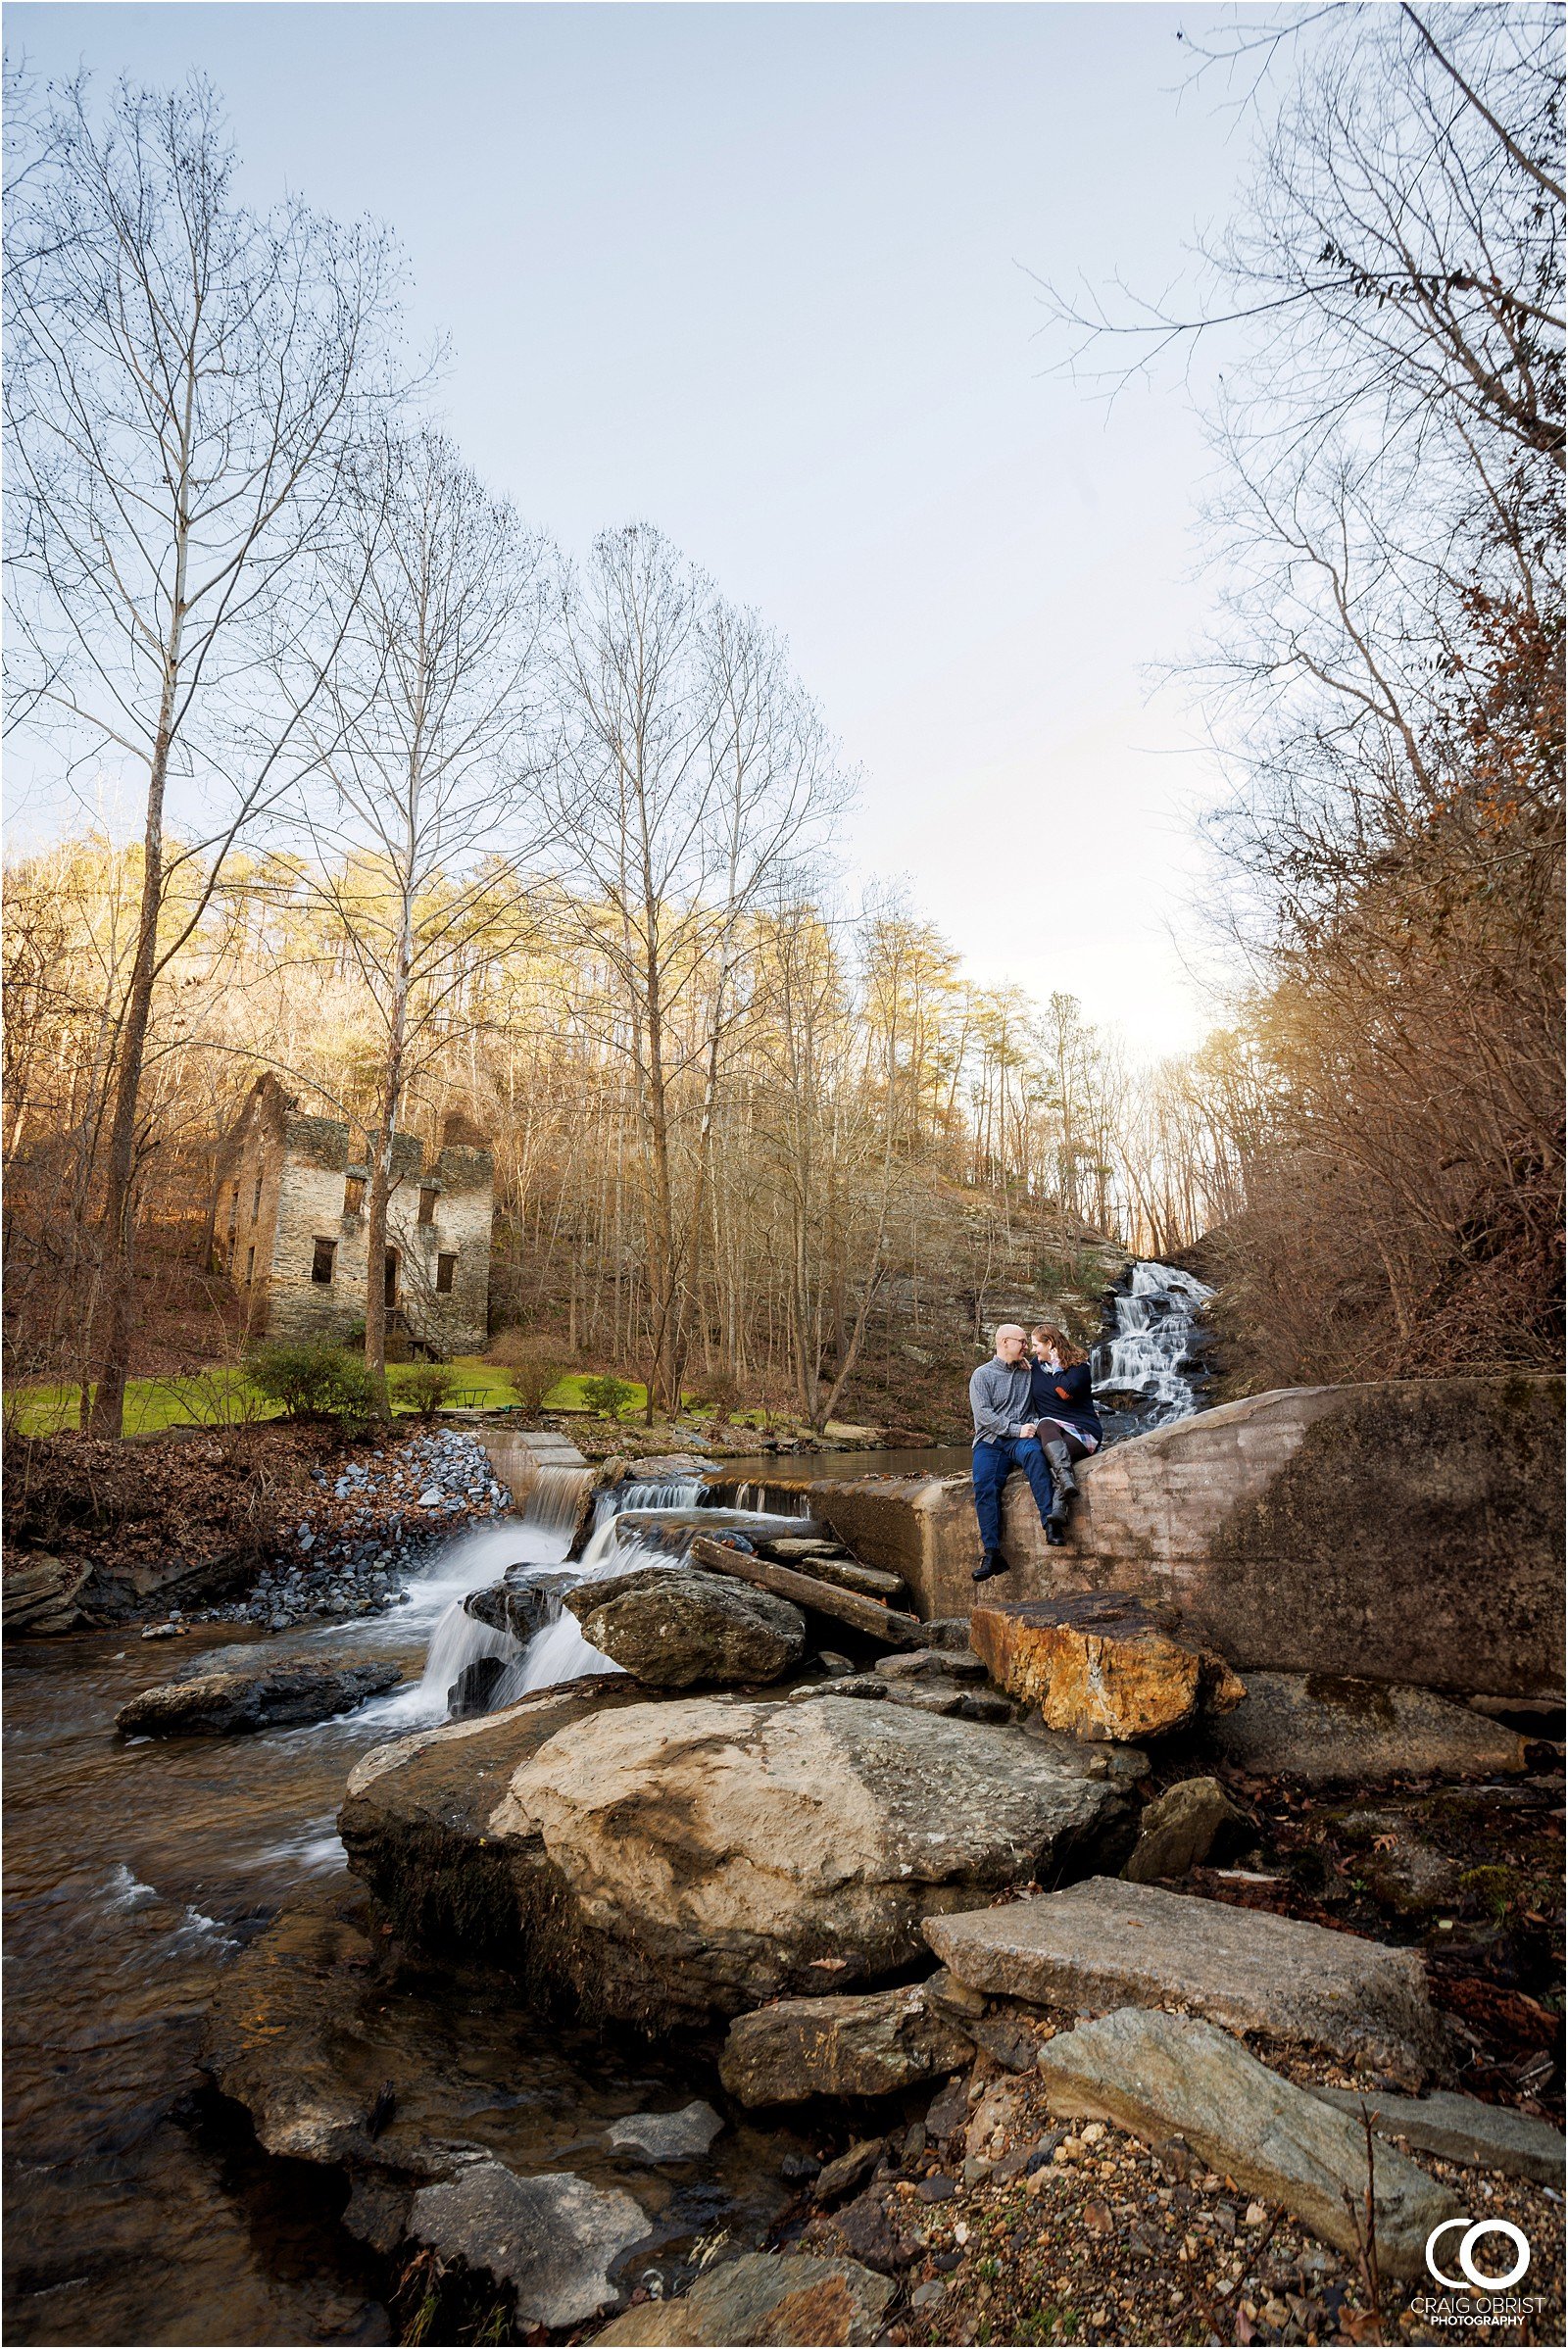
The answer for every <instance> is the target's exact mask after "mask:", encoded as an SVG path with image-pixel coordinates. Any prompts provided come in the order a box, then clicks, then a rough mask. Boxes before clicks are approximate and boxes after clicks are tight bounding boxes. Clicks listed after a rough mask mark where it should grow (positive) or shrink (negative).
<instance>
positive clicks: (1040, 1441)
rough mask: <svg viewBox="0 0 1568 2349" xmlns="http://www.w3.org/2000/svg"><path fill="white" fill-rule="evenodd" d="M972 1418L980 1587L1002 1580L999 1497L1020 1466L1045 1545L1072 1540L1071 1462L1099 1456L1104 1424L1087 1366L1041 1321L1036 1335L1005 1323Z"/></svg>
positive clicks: (977, 1389)
mask: <svg viewBox="0 0 1568 2349" xmlns="http://www.w3.org/2000/svg"><path fill="white" fill-rule="evenodd" d="M969 1408H970V1410H971V1411H972V1412H973V1413H974V1511H975V1515H976V1516H977V1517H978V1518H979V1520H980V1543H981V1547H982V1548H983V1550H984V1551H985V1555H984V1557H982V1559H981V1561H980V1563H979V1565H978V1566H977V1567H976V1568H975V1571H974V1579H975V1581H976V1582H977V1583H988V1582H989V1581H990V1580H991V1577H992V1576H993V1575H994V1574H1005V1573H1006V1572H1007V1566H1008V1561H1007V1560H1006V1559H1005V1557H1004V1556H1003V1554H1002V1494H1003V1489H1004V1487H1005V1484H1006V1482H1007V1478H1008V1477H1009V1475H1010V1474H1011V1473H1012V1471H1013V1469H1015V1468H1021V1469H1022V1470H1023V1473H1024V1475H1025V1476H1026V1477H1027V1478H1028V1479H1029V1490H1030V1492H1031V1493H1033V1494H1034V1496H1035V1506H1036V1508H1038V1510H1039V1511H1040V1522H1041V1524H1042V1525H1043V1526H1044V1527H1045V1529H1046V1540H1047V1541H1048V1542H1065V1541H1066V1539H1067V1505H1068V1503H1069V1501H1071V1499H1072V1498H1073V1495H1074V1494H1075V1493H1077V1491H1078V1480H1077V1478H1076V1477H1075V1476H1074V1475H1073V1472H1072V1471H1073V1462H1074V1461H1075V1460H1083V1459H1087V1458H1088V1456H1089V1454H1090V1453H1091V1452H1092V1451H1098V1450H1099V1449H1100V1444H1101V1426H1100V1421H1099V1419H1098V1417H1097V1416H1096V1412H1095V1398H1094V1395H1093V1393H1092V1391H1091V1388H1090V1384H1089V1364H1088V1361H1087V1359H1086V1357H1085V1355H1084V1352H1083V1348H1082V1347H1081V1346H1074V1344H1073V1342H1072V1340H1071V1339H1070V1338H1069V1337H1068V1336H1067V1334H1066V1332H1065V1330H1058V1329H1057V1328H1056V1327H1055V1325H1054V1323H1053V1322H1049V1321H1043V1322H1042V1323H1041V1324H1040V1326H1039V1328H1038V1329H1036V1330H1035V1331H1033V1332H1030V1331H1028V1330H1025V1329H1024V1328H1023V1326H1022V1324H1021V1323H1019V1322H1016V1321H1005V1322H1002V1323H1001V1324H1000V1325H999V1327H998V1330H997V1350H996V1353H995V1354H994V1355H993V1357H992V1359H991V1360H990V1361H989V1362H982V1363H981V1365H980V1367H979V1369H978V1370H977V1371H976V1372H975V1374H974V1376H973V1378H972V1379H971V1380H970V1381H969Z"/></svg>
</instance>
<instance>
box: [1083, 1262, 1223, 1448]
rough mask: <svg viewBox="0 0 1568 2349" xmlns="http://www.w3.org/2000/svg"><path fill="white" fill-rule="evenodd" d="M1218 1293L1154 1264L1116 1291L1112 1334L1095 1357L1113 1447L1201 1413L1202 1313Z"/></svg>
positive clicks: (1141, 1266) (1140, 1266)
mask: <svg viewBox="0 0 1568 2349" xmlns="http://www.w3.org/2000/svg"><path fill="white" fill-rule="evenodd" d="M1213 1294H1214V1292H1213V1290H1212V1289H1210V1288H1208V1287H1207V1286H1206V1285H1205V1284H1204V1283H1203V1282H1202V1281H1200V1280H1198V1279H1197V1278H1196V1277H1195V1276H1194V1275H1193V1274H1192V1273H1190V1272H1181V1271H1179V1270H1178V1269H1177V1268H1176V1266H1175V1265H1173V1264H1156V1263H1153V1262H1152V1261H1149V1260H1141V1261H1140V1262H1138V1263H1136V1264H1135V1265H1134V1266H1133V1268H1132V1273H1131V1276H1130V1278H1129V1279H1128V1282H1127V1286H1126V1287H1125V1288H1124V1289H1123V1288H1119V1287H1118V1288H1116V1289H1113V1290H1112V1291H1111V1293H1110V1310H1111V1317H1112V1318H1111V1328H1110V1332H1109V1334H1108V1336H1107V1337H1106V1338H1104V1339H1103V1341H1102V1343H1101V1344H1100V1345H1099V1346H1096V1347H1095V1350H1094V1353H1093V1355H1092V1356H1091V1367H1092V1370H1093V1374H1094V1382H1095V1396H1096V1401H1097V1403H1098V1405H1099V1409H1100V1415H1101V1419H1102V1422H1103V1426H1104V1429H1105V1435H1106V1438H1107V1440H1108V1441H1111V1442H1114V1441H1115V1440H1116V1439H1117V1438H1118V1437H1122V1436H1143V1435H1147V1434H1148V1432H1149V1430H1150V1429H1151V1428H1156V1427H1167V1426H1169V1424H1170V1423H1171V1421H1172V1420H1176V1419H1187V1418H1189V1417H1191V1415H1192V1413H1193V1412H1195V1411H1199V1410H1201V1408H1202V1397H1203V1393H1204V1389H1205V1388H1206V1386H1207V1373H1206V1371H1205V1369H1204V1366H1203V1361H1202V1356H1201V1335H1202V1319H1203V1307H1204V1306H1205V1305H1206V1304H1207V1302H1208V1300H1209V1298H1210V1297H1212V1296H1213Z"/></svg>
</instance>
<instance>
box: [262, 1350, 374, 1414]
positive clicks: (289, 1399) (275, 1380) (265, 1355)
mask: <svg viewBox="0 0 1568 2349" xmlns="http://www.w3.org/2000/svg"><path fill="white" fill-rule="evenodd" d="M246 1368H247V1370H248V1372H249V1374H250V1381H251V1384H252V1386H253V1387H255V1388H256V1390H257V1392H258V1393H259V1394H261V1395H266V1397H267V1399H268V1401H269V1402H271V1403H277V1404H279V1405H281V1407H282V1409H283V1410H284V1411H286V1412H287V1413H288V1416H289V1417H290V1418H291V1419H344V1420H367V1419H368V1418H369V1417H370V1416H371V1412H370V1386H369V1381H368V1378H367V1376H366V1371H365V1364H364V1363H363V1362H362V1361H361V1360H359V1359H358V1357H357V1356H356V1355H354V1354H351V1353H347V1352H345V1351H344V1349H343V1347H342V1346H334V1345H332V1344H331V1342H330V1341H329V1340H327V1339H313V1340H310V1341H308V1342H304V1343H296V1344H292V1345H291V1344H284V1343H279V1344H274V1345H267V1346H256V1347H254V1348H253V1349H252V1351H251V1353H250V1355H249V1356H248V1357H247V1361H246Z"/></svg>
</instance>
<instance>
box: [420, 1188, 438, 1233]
mask: <svg viewBox="0 0 1568 2349" xmlns="http://www.w3.org/2000/svg"><path fill="white" fill-rule="evenodd" d="M419 1221H420V1222H421V1223H434V1221H435V1186H434V1184H433V1183H422V1184H421V1185H420V1186H419Z"/></svg>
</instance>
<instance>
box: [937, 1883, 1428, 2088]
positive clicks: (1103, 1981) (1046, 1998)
mask: <svg viewBox="0 0 1568 2349" xmlns="http://www.w3.org/2000/svg"><path fill="white" fill-rule="evenodd" d="M925 1936H926V1939H927V1940H928V1941H929V1942H930V1944H931V1946H932V1948H933V1949H934V1950H935V1951H936V1953H937V1955H938V1957H940V1958H941V1959H942V1961H943V1963H944V1964H945V1965H946V1966H948V1967H950V1968H951V1970H952V1971H953V1973H954V1974H955V1975H956V1977H957V1979H958V1980H959V1982H967V1983H968V1985H969V1987H970V1988H971V1989H974V1990H982V1991H984V1992H986V1993H987V1995H988V1996H993V1997H994V1996H999V1995H1000V1996H1005V1997H1011V1998H1024V1999H1032V2000H1034V2001H1035V2002H1036V2003H1037V2004H1039V2005H1054V2006H1064V2007H1069V2008H1071V2009H1072V2010H1073V2011H1074V2012H1075V2013H1077V2014H1080V2015H1097V2014H1104V2013H1106V2012H1108V2011H1109V2010H1110V2009H1111V2008H1113V2007H1121V2006H1146V2007H1153V2006H1161V2005H1165V2004H1169V2005H1173V2006H1181V2007H1187V2008H1190V2009H1192V2010H1193V2011H1194V2012H1195V2013H1197V2014H1200V2015H1206V2016H1208V2017H1210V2018H1211V2019H1212V2020H1213V2021H1214V2022H1216V2023H1223V2024H1224V2025H1225V2027H1226V2029H1227V2030H1229V2031H1260V2032H1263V2033H1265V2034H1266V2035H1267V2036H1269V2037H1270V2038H1277V2039H1288V2040H1296V2041H1300V2042H1302V2043H1305V2044H1307V2045H1310V2046H1314V2047H1319V2048H1322V2049H1324V2050H1326V2052H1327V2053H1329V2054H1331V2055H1336V2056H1339V2057H1340V2058H1341V2059H1342V2060H1343V2061H1347V2062H1348V2061H1352V2060H1353V2059H1354V2058H1355V2057H1356V2056H1357V2055H1365V2056H1367V2057H1368V2058H1369V2059H1370V2060H1371V2061H1372V2062H1373V2063H1374V2064H1375V2065H1377V2066H1378V2067H1379V2069H1381V2070H1387V2071H1393V2072H1395V2073H1397V2074H1398V2075H1400V2076H1401V2077H1404V2078H1415V2079H1419V2078H1421V2077H1422V2076H1424V2075H1425V2074H1426V2073H1427V2072H1428V2071H1430V2069H1431V2068H1432V2066H1433V2065H1434V2064H1435V2063H1436V2062H1437V2061H1438V2060H1439V2059H1440V2056H1441V2051H1442V2039H1441V2035H1440V2031H1439V2027H1438V2022H1437V2018H1436V2016H1435V2015H1434V2013H1433V2011H1432V2008H1431V2006H1430V2004H1429V2003H1428V1999H1427V1992H1426V1980H1425V1976H1424V1974H1423V1972H1422V1967H1421V1961H1420V1959H1419V1957H1417V1956H1416V1955H1415V1954H1414V1952H1412V1951H1410V1950H1406V1949H1386V1948H1385V1947H1384V1946H1383V1945H1382V1943H1381V1942H1378V1941H1363V1940H1362V1939H1360V1937H1359V1936H1358V1935H1357V1934H1354V1933H1333V1932H1330V1931H1329V1929H1328V1928H1327V1927H1325V1926H1321V1925H1301V1924H1298V1923H1297V1922H1296V1921H1295V1920H1294V1919H1293V1918H1289V1917H1274V1916H1270V1915H1268V1914H1267V1912H1266V1911H1264V1910H1261V1909H1243V1908H1232V1907H1229V1906H1228V1905H1227V1904H1226V1903H1225V1902H1223V1901H1218V1900H1199V1899H1195V1898H1193V1897H1192V1896H1191V1895H1189V1894H1187V1893H1184V1892H1166V1891H1162V1890H1159V1889H1157V1888H1156V1887H1155V1886H1154V1885H1152V1884H1118V1883H1113V1882H1112V1881H1111V1880H1110V1879H1109V1878H1108V1877H1103V1876H1101V1877H1093V1878H1091V1879H1090V1881H1089V1882H1088V1883H1087V1884H1073V1885H1071V1886H1070V1887H1069V1888H1068V1889H1067V1890H1066V1891H1065V1892H1047V1893H1042V1894H1041V1895H1040V1896H1039V1897H1038V1898H1036V1899H1033V1900H1019V1901H1014V1902H1012V1903H1011V1904H1010V1905H1008V1906H1007V1907H1005V1908H994V1909H980V1910H975V1911H972V1912H971V1913H970V1914H969V1915H967V1916H962V1917H929V1918H927V1920H926V1927H925Z"/></svg>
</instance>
